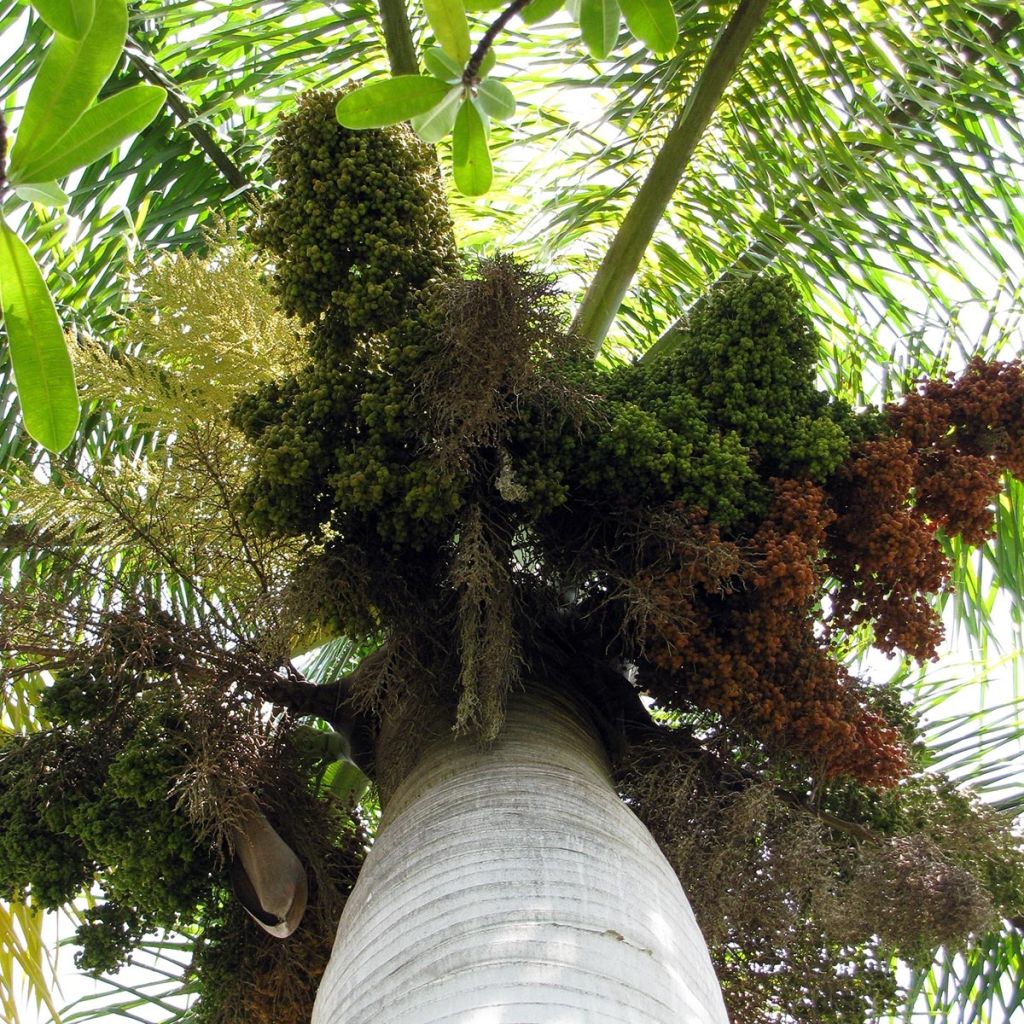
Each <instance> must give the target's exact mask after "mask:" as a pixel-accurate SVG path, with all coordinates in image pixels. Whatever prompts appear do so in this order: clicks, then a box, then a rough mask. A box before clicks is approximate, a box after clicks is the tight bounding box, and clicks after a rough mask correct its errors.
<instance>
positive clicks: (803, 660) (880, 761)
mask: <svg viewBox="0 0 1024 1024" xmlns="http://www.w3.org/2000/svg"><path fill="white" fill-rule="evenodd" d="M773 486H774V490H775V495H774V500H773V502H772V506H771V509H770V511H769V513H768V516H767V517H766V518H765V520H764V521H763V522H762V524H761V525H760V527H759V528H758V529H757V530H756V532H755V533H754V534H753V536H752V537H751V538H750V541H749V548H750V550H751V552H752V554H751V556H750V560H749V563H748V564H746V565H745V566H744V567H743V568H741V569H740V572H739V576H738V580H737V583H736V586H735V588H734V589H733V591H732V592H731V593H721V592H715V591H709V590H708V589H707V588H706V587H703V586H699V585H698V586H694V585H693V583H692V581H690V580H689V579H687V584H688V587H687V588H684V595H685V592H686V590H687V589H689V591H690V594H691V596H689V597H686V596H684V597H683V599H682V601H680V603H679V605H678V606H677V607H678V608H679V611H680V613H681V614H682V615H683V616H684V617H685V619H686V620H687V621H685V622H683V621H679V620H678V619H677V620H676V621H675V622H674V623H670V622H669V621H668V617H667V616H664V617H658V616H651V618H650V620H649V625H650V626H651V627H653V628H652V630H651V633H650V634H649V635H648V638H647V639H646V647H647V656H648V658H650V660H651V661H652V662H653V663H654V664H655V665H657V666H658V668H659V669H661V671H656V672H653V673H652V674H651V677H650V678H649V679H648V680H645V681H646V682H647V684H648V686H649V688H650V689H651V691H652V693H653V694H654V695H655V697H656V698H659V699H661V700H664V701H665V702H666V703H667V704H669V705H671V706H678V703H679V700H680V698H682V699H683V700H686V701H690V702H692V703H694V704H696V705H697V706H698V707H702V708H706V709H708V710H711V711H714V712H717V713H718V714H721V715H722V716H723V717H724V718H726V719H728V720H730V721H731V722H733V723H735V724H737V725H740V726H741V727H743V728H745V729H747V730H748V731H750V732H751V733H753V734H754V735H755V736H757V737H759V738H760V739H761V740H762V741H763V742H765V743H766V744H767V745H768V746H769V747H771V748H774V749H785V750H787V751H789V752H791V753H793V754H796V755H798V756H800V757H802V758H803V759H805V760H807V761H809V762H811V763H812V764H814V765H815V766H816V767H817V769H818V770H819V771H820V772H821V774H822V775H824V776H826V777H833V776H838V775H847V776H851V777H853V778H855V779H857V780H858V781H861V782H865V783H869V784H872V785H876V786H886V785H891V784H893V783H895V782H896V781H897V780H898V779H899V778H900V777H901V776H902V775H903V774H904V773H905V771H906V755H905V751H904V750H903V748H902V746H901V743H900V740H899V737H898V734H897V733H896V731H895V730H894V729H892V728H890V727H889V726H888V725H887V724H886V723H885V721H884V720H883V719H882V718H881V716H879V715H878V714H876V713H874V712H873V711H871V709H870V707H869V704H868V701H867V699H866V693H865V691H864V689H863V687H862V686H861V684H860V683H859V682H858V681H857V680H855V679H854V678H853V677H852V676H850V674H849V673H847V672H846V671H845V670H843V669H842V668H841V667H840V666H839V665H838V664H837V663H836V661H835V659H834V658H833V657H832V655H831V654H830V652H829V650H828V648H827V645H826V643H825V642H824V641H823V640H822V639H821V638H819V637H817V636H816V635H815V629H814V622H815V605H816V602H817V600H818V595H819V592H820V589H821V582H822V580H821V571H820V552H821V549H822V547H823V545H824V542H825V537H826V531H827V529H828V527H829V525H830V524H831V523H832V521H833V520H834V518H835V515H834V513H833V512H832V511H831V510H830V509H829V507H828V501H827V496H826V494H825V492H824V491H823V490H822V488H820V487H818V486H816V485H814V484H810V483H807V482H806V481H798V480H776V481H773ZM674 575H675V578H677V579H678V578H679V577H680V575H683V576H685V575H686V574H685V569H684V568H682V567H681V569H680V572H679V573H676V574H674ZM717 590H718V591H721V587H719V588H717ZM661 607H666V606H665V605H664V604H663V605H662V606H661Z"/></svg>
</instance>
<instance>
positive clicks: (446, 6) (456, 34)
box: [423, 0, 469, 66]
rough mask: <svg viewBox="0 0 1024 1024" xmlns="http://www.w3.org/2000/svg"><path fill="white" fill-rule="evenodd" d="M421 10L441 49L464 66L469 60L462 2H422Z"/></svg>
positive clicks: (467, 23)
mask: <svg viewBox="0 0 1024 1024" xmlns="http://www.w3.org/2000/svg"><path fill="white" fill-rule="evenodd" d="M423 10H424V12H425V13H426V15H427V21H429V22H430V27H431V28H432V29H433V30H434V35H435V36H436V37H437V41H438V43H439V44H440V45H441V49H442V50H444V52H445V53H447V54H448V56H449V57H451V58H452V59H453V60H456V61H458V62H459V63H460V64H461V65H463V66H465V65H466V63H467V61H468V60H469V22H468V21H466V8H465V7H463V6H462V0H423Z"/></svg>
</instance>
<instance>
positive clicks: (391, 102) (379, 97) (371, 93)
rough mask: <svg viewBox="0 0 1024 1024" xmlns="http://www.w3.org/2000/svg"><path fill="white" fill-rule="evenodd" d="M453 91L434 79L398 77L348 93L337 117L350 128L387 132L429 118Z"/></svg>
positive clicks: (337, 112)
mask: <svg viewBox="0 0 1024 1024" xmlns="http://www.w3.org/2000/svg"><path fill="white" fill-rule="evenodd" d="M450 88H451V86H450V85H449V84H448V83H447V82H442V81H440V80H439V79H437V78H434V77H433V75H398V76H397V77H395V78H385V79H382V80H380V81H377V82H370V83H368V84H367V85H363V86H360V87H359V88H358V89H355V90H353V91H352V92H350V93H346V94H345V95H344V96H342V97H341V99H340V100H338V104H337V106H336V107H335V113H336V114H337V117H338V123H339V124H341V125H343V126H344V127H346V128H383V127H385V126H386V125H389V124H398V123H399V122H400V121H408V120H409V119H410V118H413V117H417V116H419V115H420V114H426V113H427V112H428V111H430V110H432V109H433V108H434V107H436V106H437V105H438V104H439V103H440V102H441V101H442V100H443V99H444V98H445V97H446V96H447V95H448V90H449V89H450Z"/></svg>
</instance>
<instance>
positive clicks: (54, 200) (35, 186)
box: [14, 181, 70, 206]
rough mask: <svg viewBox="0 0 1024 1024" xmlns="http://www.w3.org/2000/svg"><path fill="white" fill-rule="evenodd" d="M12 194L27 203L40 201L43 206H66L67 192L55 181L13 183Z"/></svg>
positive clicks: (67, 200)
mask: <svg viewBox="0 0 1024 1024" xmlns="http://www.w3.org/2000/svg"><path fill="white" fill-rule="evenodd" d="M14 194H15V195H16V196H18V198H19V199H24V200H25V201H26V202H29V203H42V204H43V205H44V206H67V205H68V202H69V201H70V200H69V199H68V194H67V193H66V192H65V191H64V189H62V188H61V187H60V185H58V184H57V182H55V181H37V182H30V183H28V184H25V185H15V186H14Z"/></svg>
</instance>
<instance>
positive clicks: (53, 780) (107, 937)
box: [0, 673, 216, 971]
mask: <svg viewBox="0 0 1024 1024" xmlns="http://www.w3.org/2000/svg"><path fill="white" fill-rule="evenodd" d="M126 701H130V702H131V707H130V710H127V711H126V710H125V702H126ZM115 708H119V709H120V711H119V712H118V713H116V714H115ZM40 711H41V713H42V714H43V715H44V716H46V718H47V719H48V720H49V722H50V726H51V727H50V728H49V729H47V730H45V731H43V732H39V733H33V734H30V735H28V736H15V737H11V738H9V739H8V740H7V741H6V742H5V744H4V745H3V746H2V747H0V893H2V894H3V895H4V896H5V897H15V898H21V897H24V895H25V894H26V893H29V892H31V894H32V896H33V899H34V901H35V903H36V904H37V905H39V906H43V907H58V906H60V905H61V904H63V903H66V902H68V901H69V900H71V899H72V898H73V897H74V896H76V895H77V894H78V893H79V892H80V891H81V890H82V889H83V888H88V886H89V884H90V882H91V881H92V880H93V879H94V877H95V878H97V879H98V880H99V883H100V885H101V887H102V889H103V893H104V903H103V904H102V905H101V906H99V907H97V908H94V909H93V910H92V911H90V913H89V914H88V915H87V921H86V923H85V924H84V925H82V926H81V927H80V928H79V931H78V935H77V940H78V942H79V943H80V945H81V946H82V951H81V953H80V954H79V955H78V958H77V959H78V963H79V964H80V966H82V967H83V968H85V969H87V970H93V971H103V970H110V969H112V968H114V967H116V966H117V964H118V963H119V962H120V961H122V960H123V959H124V957H125V956H126V955H127V954H128V953H129V952H130V950H131V948H132V946H133V945H134V944H136V943H137V942H138V940H139V938H140V937H141V936H142V935H143V934H144V932H145V931H147V930H151V929H153V928H169V927H173V926H174V925H176V924H178V923H180V921H181V920H182V918H183V916H184V917H185V918H186V919H187V918H189V917H190V916H191V915H192V914H194V912H195V909H196V908H197V907H198V906H199V905H200V904H201V903H203V902H204V901H208V900H209V898H210V895H211V892H212V886H213V879H214V875H215V871H216V865H215V863H214V857H213V852H212V851H211V850H210V849H209V847H208V845H207V844H206V843H204V842H202V841H201V840H200V839H199V838H198V837H197V836H196V835H195V834H194V832H193V830H192V829H191V828H190V826H189V824H188V821H187V820H186V818H185V816H184V814H183V813H181V812H180V811H179V810H177V809H176V808H175V805H174V799H173V798H172V797H171V796H170V795H169V791H170V789H171V787H172V785H173V783H174V780H175V779H177V778H180V777H181V774H182V772H183V769H184V765H185V757H186V756H187V749H185V748H184V747H183V744H182V738H181V728H180V726H181V723H180V721H176V720H175V716H174V714H173V713H172V712H170V711H168V710H167V709H166V708H164V707H158V706H155V705H153V704H152V702H151V701H147V700H146V699H145V695H144V694H135V695H132V694H128V693H125V692H121V691H119V690H118V689H117V688H116V687H114V686H113V685H112V684H111V683H110V682H108V681H106V680H104V679H102V678H100V677H99V676H98V675H95V674H92V673H82V674H67V675H64V676H61V677H59V678H58V679H57V680H56V682H55V683H54V685H53V686H52V687H51V688H50V689H49V690H48V691H47V692H46V694H44V696H43V699H42V701H41V704H40Z"/></svg>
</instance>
